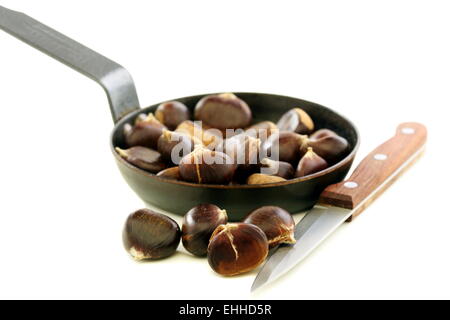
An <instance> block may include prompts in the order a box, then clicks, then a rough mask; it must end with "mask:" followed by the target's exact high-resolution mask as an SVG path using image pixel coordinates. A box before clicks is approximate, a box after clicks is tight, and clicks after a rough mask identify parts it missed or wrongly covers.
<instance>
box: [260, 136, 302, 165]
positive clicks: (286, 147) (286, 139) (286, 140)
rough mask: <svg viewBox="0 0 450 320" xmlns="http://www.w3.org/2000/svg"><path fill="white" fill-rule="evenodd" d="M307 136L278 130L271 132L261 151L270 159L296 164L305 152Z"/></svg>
mask: <svg viewBox="0 0 450 320" xmlns="http://www.w3.org/2000/svg"><path fill="white" fill-rule="evenodd" d="M307 143H308V137H307V136H305V135H300V134H297V133H295V132H287V131H284V132H280V133H276V134H272V135H271V136H270V137H269V139H267V140H266V142H265V143H264V144H263V152H265V154H266V155H267V156H269V157H270V158H271V159H276V158H277V154H276V153H277V152H278V160H279V161H284V162H289V163H291V164H297V163H298V161H299V160H300V158H301V157H302V156H303V155H304V154H305V152H306V148H307Z"/></svg>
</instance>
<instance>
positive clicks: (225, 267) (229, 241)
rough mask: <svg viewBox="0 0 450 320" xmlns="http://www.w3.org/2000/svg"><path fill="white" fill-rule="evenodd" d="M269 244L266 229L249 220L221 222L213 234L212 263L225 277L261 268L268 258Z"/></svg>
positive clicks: (211, 242) (209, 256)
mask: <svg viewBox="0 0 450 320" xmlns="http://www.w3.org/2000/svg"><path fill="white" fill-rule="evenodd" d="M268 252H269V245H268V241H267V237H266V235H265V234H264V232H263V231H262V230H261V229H260V228H259V227H257V226H255V225H252V224H247V223H229V224H226V225H220V226H218V227H217V229H216V230H215V231H214V233H213V235H212V236H211V241H210V242H209V246H208V263H209V265H210V266H211V268H212V269H213V270H214V271H215V272H217V273H218V274H221V275H223V276H234V275H238V274H241V273H245V272H249V271H251V270H253V269H255V268H257V267H258V266H259V265H261V263H263V262H264V260H265V259H266V258H267V254H268Z"/></svg>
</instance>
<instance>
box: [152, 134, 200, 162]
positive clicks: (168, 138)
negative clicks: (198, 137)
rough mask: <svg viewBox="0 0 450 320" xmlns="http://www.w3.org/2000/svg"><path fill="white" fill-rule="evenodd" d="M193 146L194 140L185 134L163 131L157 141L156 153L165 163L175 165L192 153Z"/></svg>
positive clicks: (198, 142)
mask: <svg viewBox="0 0 450 320" xmlns="http://www.w3.org/2000/svg"><path fill="white" fill-rule="evenodd" d="M195 144H196V141H195V140H194V138H192V137H190V136H189V135H187V134H184V133H181V132H175V131H169V130H164V131H163V133H162V135H161V136H160V137H159V139H158V151H159V153H161V156H162V158H163V159H164V160H165V161H166V162H168V163H173V164H176V165H177V164H179V163H180V160H181V158H183V157H184V156H185V155H187V154H189V153H191V152H192V151H194V146H195ZM197 144H201V142H200V141H197Z"/></svg>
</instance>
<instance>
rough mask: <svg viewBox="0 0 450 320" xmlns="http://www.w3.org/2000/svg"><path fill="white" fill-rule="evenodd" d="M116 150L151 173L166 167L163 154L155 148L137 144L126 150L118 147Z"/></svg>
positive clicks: (124, 157) (128, 160) (130, 161)
mask: <svg viewBox="0 0 450 320" xmlns="http://www.w3.org/2000/svg"><path fill="white" fill-rule="evenodd" d="M116 151H117V153H118V154H119V155H120V156H121V157H122V158H123V159H125V160H126V161H127V162H129V163H131V164H132V165H135V166H136V167H138V168H141V169H143V170H146V171H149V172H151V173H157V172H159V171H161V170H163V169H165V168H166V164H165V163H164V161H163V159H162V157H161V154H160V153H159V152H157V151H155V150H152V149H149V148H146V147H140V146H136V147H131V148H129V149H125V150H124V149H120V148H118V147H116Z"/></svg>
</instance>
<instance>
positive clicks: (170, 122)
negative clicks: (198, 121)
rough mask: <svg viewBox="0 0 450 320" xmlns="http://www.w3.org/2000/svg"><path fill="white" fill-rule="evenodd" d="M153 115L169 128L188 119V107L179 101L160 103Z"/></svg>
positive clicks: (171, 128) (172, 128) (173, 127)
mask: <svg viewBox="0 0 450 320" xmlns="http://www.w3.org/2000/svg"><path fill="white" fill-rule="evenodd" d="M155 117H156V119H158V120H159V121H160V122H161V123H163V124H164V125H165V126H166V127H167V128H169V129H170V130H175V128H176V127H177V126H178V125H179V124H180V123H182V122H183V121H186V120H189V109H188V108H187V107H186V106H185V105H184V103H181V102H179V101H169V102H165V103H161V104H160V105H159V106H158V108H157V109H156V111H155Z"/></svg>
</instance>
